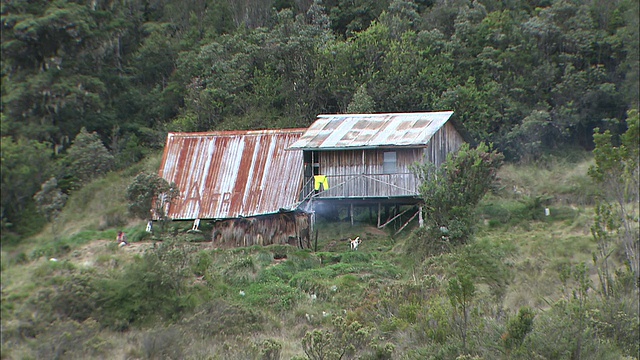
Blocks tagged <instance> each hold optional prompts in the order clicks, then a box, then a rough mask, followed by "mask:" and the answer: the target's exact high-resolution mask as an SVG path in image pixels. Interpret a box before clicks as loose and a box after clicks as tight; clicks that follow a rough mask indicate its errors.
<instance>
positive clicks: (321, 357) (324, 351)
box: [302, 316, 373, 360]
mask: <svg viewBox="0 0 640 360" xmlns="http://www.w3.org/2000/svg"><path fill="white" fill-rule="evenodd" d="M332 325H333V327H332V329H331V330H318V329H316V330H313V331H310V332H307V333H306V334H305V335H304V337H303V338H302V349H303V350H304V353H305V354H306V355H307V357H308V358H309V359H310V360H334V359H342V358H343V357H344V356H348V357H352V356H354V355H355V354H356V353H357V352H358V351H360V350H361V349H363V348H364V347H366V346H368V345H369V342H370V341H371V333H372V331H373V329H372V328H369V327H366V326H363V325H362V324H360V323H359V322H357V321H353V322H351V323H347V321H346V320H345V319H344V318H343V317H341V316H338V317H336V318H334V319H333V321H332Z"/></svg>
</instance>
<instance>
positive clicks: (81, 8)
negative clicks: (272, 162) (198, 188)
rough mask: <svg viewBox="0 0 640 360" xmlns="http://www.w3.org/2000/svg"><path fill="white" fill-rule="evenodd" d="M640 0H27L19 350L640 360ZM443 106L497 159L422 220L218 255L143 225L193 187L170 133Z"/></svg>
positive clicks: (463, 164) (5, 313)
mask: <svg viewBox="0 0 640 360" xmlns="http://www.w3.org/2000/svg"><path fill="white" fill-rule="evenodd" d="M639 14H640V12H639V11H638V2H637V1H632V0H617V1H589V2H587V1H577V0H549V1H520V0H516V1H508V2H505V1H502V2H500V1H491V0H485V1H473V2H472V1H467V0H454V1H402V0H393V1H390V0H376V1H364V0H355V1H335V0H329V1H322V2H321V1H313V2H311V1H307V2H301V1H289V0H278V1H273V2H269V1H267V2H264V1H263V2H260V1H245V2H237V1H230V0H229V1H226V0H223V1H209V0H200V1H190V2H184V1H178V0H166V1H155V2H149V1H142V0H131V1H127V2H105V1H92V2H86V1H67V0H56V1H30V2H24V1H22V2H21V1H7V2H4V3H3V4H2V11H1V18H2V69H1V70H0V73H1V75H2V85H1V94H2V98H1V99H2V100H1V102H2V106H1V108H0V111H1V114H0V118H1V127H0V133H1V136H2V141H1V142H0V147H1V149H0V157H1V160H2V161H1V163H0V166H1V169H0V170H1V171H0V176H1V187H2V192H1V196H0V216H1V221H0V226H1V230H2V234H1V244H2V254H1V255H2V256H1V261H2V262H1V266H2V267H1V271H2V284H1V287H0V288H1V297H2V304H1V308H0V312H1V313H0V315H1V322H2V344H1V345H2V346H1V351H2V353H1V358H2V359H62V358H64V359H87V358H100V359H102V358H116V359H121V358H130V359H268V360H276V359H336V358H342V359H347V358H361V359H461V360H462V359H505V360H519V359H522V360H524V359H527V360H528V359H579V360H581V359H598V360H600V359H612V360H613V359H616V360H617V359H637V358H638V353H639V351H640V349H639V344H638V338H639V337H640V320H639V310H638V308H639V304H638V291H639V290H638V286H639V283H638V256H639V255H638V254H639V253H640V252H639V251H638V246H639V245H640V244H639V242H638V241H639V240H638V239H639V238H640V236H639V230H638V221H639V219H638V202H639V201H640V200H639V198H638V194H639V193H638V188H639V185H638V177H639V174H638V171H639V167H638V148H639V147H640V144H639V143H638V141H639V140H638V139H640V137H639V135H638V129H639V126H638V99H639V98H640V96H639V91H638V79H639V75H638V74H639V73H640V70H639V67H638V54H639V52H638V45H639V43H640V42H639V41H638V39H639V37H640V36H639V33H638V31H639V29H640V27H639V26H638V19H639V16H640V15H639ZM444 109H447V110H448V109H451V110H454V111H455V114H456V115H455V116H456V117H457V120H458V121H460V122H461V123H462V124H463V125H464V126H465V127H466V128H467V130H468V131H469V134H470V136H471V137H472V138H473V140H474V141H475V142H476V143H480V144H492V148H491V149H495V150H496V152H493V151H489V150H490V148H488V147H485V146H484V145H481V146H480V147H479V148H477V149H473V148H469V149H467V148H466V147H465V148H463V151H462V152H461V153H460V154H461V155H460V157H458V158H454V159H449V160H448V162H447V165H446V166H445V167H444V168H443V169H442V172H441V173H440V174H439V176H438V177H437V179H439V180H438V181H429V182H425V183H424V186H423V190H424V191H423V194H422V195H423V197H424V198H425V200H426V202H427V203H428V207H427V211H426V215H427V216H426V218H425V222H426V225H427V226H426V227H424V228H418V226H417V224H413V223H412V224H410V226H409V227H407V228H406V229H404V230H403V231H402V232H400V233H399V234H397V235H396V234H394V233H395V231H392V229H389V230H381V229H377V228H376V226H375V225H374V224H375V222H374V220H373V219H370V218H368V217H367V216H366V214H365V213H359V214H358V213H356V224H355V225H353V226H352V225H351V224H350V221H346V220H345V221H342V220H340V218H341V216H340V215H341V214H340V213H339V212H338V213H337V216H335V215H336V214H334V216H333V217H332V218H324V219H323V218H320V219H319V222H318V229H319V231H318V234H319V236H318V244H317V251H310V250H301V249H297V248H294V247H290V246H284V245H274V246H267V247H257V246H256V247H248V248H237V249H229V250H221V249H215V248H211V243H210V242H208V241H207V240H208V235H207V234H205V235H204V236H203V235H194V234H192V233H189V232H188V230H189V229H190V228H191V224H184V223H180V222H172V221H170V219H168V218H166V216H164V215H165V214H163V213H162V212H161V208H159V209H156V211H157V215H158V216H159V217H160V218H164V220H165V221H164V223H165V226H164V229H163V230H165V231H162V232H161V233H159V234H158V233H155V234H153V235H151V234H149V233H147V232H146V231H145V230H144V228H145V224H144V223H143V221H142V220H141V219H147V217H148V216H149V213H148V209H150V208H151V202H152V199H153V198H154V197H155V196H156V195H158V194H160V193H165V194H167V195H168V197H167V198H166V200H167V201H170V200H171V197H172V196H173V194H176V193H177V191H178V189H175V188H172V186H171V184H166V183H163V182H162V181H160V179H159V178H158V177H157V176H156V175H153V174H156V173H157V170H158V168H159V163H160V151H159V150H160V149H161V147H162V146H163V144H164V141H165V139H166V132H167V131H211V130H227V129H229V130H231V129H264V128H285V127H304V126H307V125H309V124H310V123H311V122H312V121H313V120H314V119H315V117H316V115H318V114H321V113H343V112H409V111H429V110H444ZM591 150H593V151H591ZM497 151H499V153H498V152H497ZM499 154H503V155H504V160H505V161H506V162H505V163H504V164H503V165H502V167H500V168H499V169H498V165H499V164H500V163H501V162H502V155H499ZM496 169H498V170H496ZM421 170H422V175H423V178H424V179H425V180H427V179H431V177H430V175H431V174H432V173H431V172H432V171H436V170H435V169H428V168H423V169H421ZM494 180H496V181H495V182H494ZM156 205H162V204H161V203H157V204H156ZM131 215H133V216H131ZM396 225H397V224H391V225H390V227H394V226H396ZM201 228H202V229H206V228H207V224H203V226H202V227H201ZM120 230H123V231H125V232H126V233H127V235H128V238H129V240H130V244H129V245H128V246H126V247H124V248H119V247H118V246H117V245H116V244H115V241H114V239H115V237H116V233H117V232H118V231H120ZM394 230H395V229H394ZM204 232H206V231H204ZM392 234H393V235H392ZM355 236H360V237H361V239H362V240H363V242H362V244H361V245H360V247H359V249H358V251H351V250H350V249H349V245H348V243H347V242H346V240H345V239H347V238H349V237H355Z"/></svg>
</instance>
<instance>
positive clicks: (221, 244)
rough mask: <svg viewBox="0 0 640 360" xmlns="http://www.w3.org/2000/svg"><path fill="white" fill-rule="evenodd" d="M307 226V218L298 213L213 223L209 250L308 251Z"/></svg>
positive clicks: (308, 220)
mask: <svg viewBox="0 0 640 360" xmlns="http://www.w3.org/2000/svg"><path fill="white" fill-rule="evenodd" d="M310 224H311V214H309V213H304V212H300V211H296V212H284V213H278V214H270V215H264V216H254V217H251V218H241V219H226V220H222V221H216V222H215V223H214V224H213V230H212V239H213V246H214V247H217V248H233V247H240V246H252V245H265V246H266V245H273V244H281V245H284V244H288V245H292V246H297V247H300V248H303V249H308V248H310V247H311V236H310V233H311V231H310Z"/></svg>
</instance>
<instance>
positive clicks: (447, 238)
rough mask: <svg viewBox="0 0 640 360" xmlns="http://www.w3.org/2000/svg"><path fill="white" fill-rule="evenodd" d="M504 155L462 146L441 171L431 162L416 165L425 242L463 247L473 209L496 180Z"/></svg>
mask: <svg viewBox="0 0 640 360" xmlns="http://www.w3.org/2000/svg"><path fill="white" fill-rule="evenodd" d="M502 159H503V156H502V155H501V154H499V153H498V152H497V151H496V150H491V149H490V148H489V147H488V146H486V145H484V144H481V145H479V146H478V147H477V148H475V149H471V148H470V147H469V145H468V144H465V145H463V146H462V147H461V148H460V150H459V151H458V152H457V153H456V154H455V155H449V156H448V157H447V160H446V162H445V163H444V164H443V165H442V167H441V168H440V169H435V166H434V165H433V164H431V163H427V164H423V165H417V166H416V167H415V172H416V174H417V175H418V177H419V178H420V180H421V184H420V189H419V190H420V194H421V196H422V198H423V199H424V213H425V225H426V228H427V239H426V240H427V241H431V242H440V241H444V242H448V243H451V244H463V243H465V242H467V241H468V240H469V238H470V236H471V235H472V234H473V232H474V230H473V227H474V226H475V224H476V222H477V218H476V215H475V209H476V206H477V205H478V203H479V202H480V200H481V199H482V197H483V196H484V195H485V194H486V193H487V191H489V190H490V189H491V186H492V185H493V183H494V181H495V180H496V176H497V170H498V168H499V167H500V165H501V164H502Z"/></svg>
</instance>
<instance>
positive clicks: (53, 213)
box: [33, 177, 67, 240]
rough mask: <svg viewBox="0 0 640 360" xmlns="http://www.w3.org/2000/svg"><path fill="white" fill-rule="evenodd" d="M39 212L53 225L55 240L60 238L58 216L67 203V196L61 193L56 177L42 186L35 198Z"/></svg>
mask: <svg viewBox="0 0 640 360" xmlns="http://www.w3.org/2000/svg"><path fill="white" fill-rule="evenodd" d="M33 200H34V201H35V202H36V206H37V207H38V212H40V213H41V214H42V215H43V216H44V217H45V218H46V219H47V221H49V222H50V223H51V231H52V232H53V237H54V239H56V240H57V238H58V216H59V215H60V213H61V212H62V209H63V208H64V205H65V204H66V203H67V194H65V193H63V192H62V191H60V189H59V188H58V181H57V180H56V178H55V177H52V178H51V179H49V180H47V181H46V182H45V183H44V184H42V187H41V190H40V191H38V192H37V193H36V194H35V195H34V196H33Z"/></svg>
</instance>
